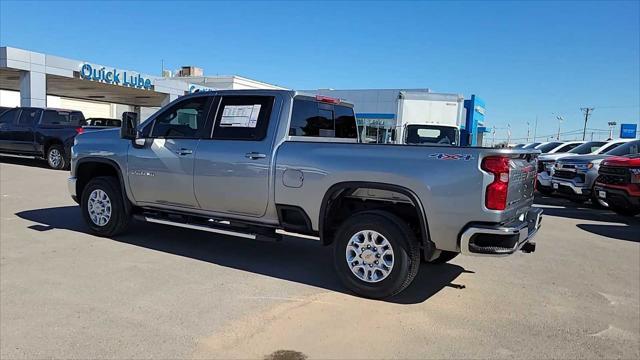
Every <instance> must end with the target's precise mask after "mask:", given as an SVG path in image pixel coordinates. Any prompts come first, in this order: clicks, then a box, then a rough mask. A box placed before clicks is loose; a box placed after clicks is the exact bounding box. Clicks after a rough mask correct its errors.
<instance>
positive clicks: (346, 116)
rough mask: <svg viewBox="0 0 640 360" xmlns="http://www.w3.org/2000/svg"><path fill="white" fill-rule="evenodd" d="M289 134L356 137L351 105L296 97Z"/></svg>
mask: <svg viewBox="0 0 640 360" xmlns="http://www.w3.org/2000/svg"><path fill="white" fill-rule="evenodd" d="M289 135H290V136H313V137H330V138H347V139H357V138H358V130H357V128H356V118H355V115H354V113H353V109H352V108H351V107H348V106H344V105H336V104H326V103H321V102H316V101H310V100H299V99H297V100H294V102H293V111H292V114H291V127H290V128H289Z"/></svg>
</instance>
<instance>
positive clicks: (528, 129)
mask: <svg viewBox="0 0 640 360" xmlns="http://www.w3.org/2000/svg"><path fill="white" fill-rule="evenodd" d="M529 125H530V124H529V122H528V121H527V143H528V142H529V133H530V132H531V126H529Z"/></svg>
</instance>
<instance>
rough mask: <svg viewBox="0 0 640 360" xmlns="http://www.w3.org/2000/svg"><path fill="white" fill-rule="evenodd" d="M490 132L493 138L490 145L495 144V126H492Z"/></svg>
mask: <svg viewBox="0 0 640 360" xmlns="http://www.w3.org/2000/svg"><path fill="white" fill-rule="evenodd" d="M491 134H492V135H493V139H491V147H494V146H496V127H495V126H494V127H493V130H492V131H491Z"/></svg>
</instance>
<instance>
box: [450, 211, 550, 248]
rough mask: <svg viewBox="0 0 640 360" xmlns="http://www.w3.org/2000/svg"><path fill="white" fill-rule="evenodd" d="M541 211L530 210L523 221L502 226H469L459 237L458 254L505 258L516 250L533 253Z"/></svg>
mask: <svg viewBox="0 0 640 360" xmlns="http://www.w3.org/2000/svg"><path fill="white" fill-rule="evenodd" d="M541 220H542V209H538V208H532V209H530V210H529V211H528V212H527V213H526V215H525V216H524V219H522V220H520V219H518V220H515V221H512V222H510V223H506V224H502V225H485V224H481V225H471V226H469V227H468V228H467V229H466V230H465V231H464V232H462V234H461V235H460V252H462V253H463V254H465V255H473V256H507V255H511V254H513V253H515V252H516V251H518V250H523V251H525V252H533V251H535V243H533V242H532V241H531V240H532V239H533V237H534V236H535V235H536V233H537V232H538V229H539V228H540V223H541Z"/></svg>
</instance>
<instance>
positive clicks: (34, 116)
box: [18, 108, 42, 126]
mask: <svg viewBox="0 0 640 360" xmlns="http://www.w3.org/2000/svg"><path fill="white" fill-rule="evenodd" d="M41 113H42V110H40V109H28V108H26V109H22V112H21V113H20V118H19V119H18V125H23V126H31V125H33V124H35V123H36V121H37V120H38V118H39V117H40V114H41Z"/></svg>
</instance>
